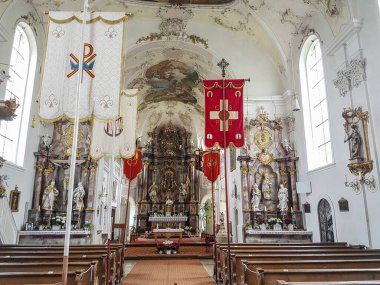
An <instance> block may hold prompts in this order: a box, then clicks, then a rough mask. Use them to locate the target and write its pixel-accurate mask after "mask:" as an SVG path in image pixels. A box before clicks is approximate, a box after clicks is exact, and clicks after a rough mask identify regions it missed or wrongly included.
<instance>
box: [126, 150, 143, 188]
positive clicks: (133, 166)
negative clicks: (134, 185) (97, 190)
mask: <svg viewBox="0 0 380 285" xmlns="http://www.w3.org/2000/svg"><path fill="white" fill-rule="evenodd" d="M141 160H142V148H141V147H139V148H137V149H136V151H135V155H134V156H132V157H131V158H123V161H124V168H123V172H124V175H125V177H126V178H127V179H128V180H131V181H132V180H133V179H135V178H136V177H137V175H138V174H139V173H140V171H141Z"/></svg>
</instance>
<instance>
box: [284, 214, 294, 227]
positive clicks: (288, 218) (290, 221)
mask: <svg viewBox="0 0 380 285" xmlns="http://www.w3.org/2000/svg"><path fill="white" fill-rule="evenodd" d="M284 221H285V224H286V225H289V224H293V218H292V216H286V217H285V219H284Z"/></svg>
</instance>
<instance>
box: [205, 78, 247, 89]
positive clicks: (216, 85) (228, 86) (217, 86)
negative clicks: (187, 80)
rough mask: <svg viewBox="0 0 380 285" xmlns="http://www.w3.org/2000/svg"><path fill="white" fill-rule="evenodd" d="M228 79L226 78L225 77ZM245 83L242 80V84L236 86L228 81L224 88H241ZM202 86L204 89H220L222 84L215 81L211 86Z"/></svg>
mask: <svg viewBox="0 0 380 285" xmlns="http://www.w3.org/2000/svg"><path fill="white" fill-rule="evenodd" d="M227 80H228V79H227ZM244 84H245V81H243V84H242V85H241V86H236V85H234V84H233V83H232V82H229V83H228V84H227V85H225V86H224V88H232V89H241V88H242V87H243V86H244ZM203 87H204V88H205V89H206V90H211V89H216V88H219V89H222V88H223V86H222V85H219V83H218V82H215V83H214V85H212V86H211V87H207V86H205V85H204V84H203Z"/></svg>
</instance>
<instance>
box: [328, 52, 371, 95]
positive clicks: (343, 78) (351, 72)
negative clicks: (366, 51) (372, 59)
mask: <svg viewBox="0 0 380 285" xmlns="http://www.w3.org/2000/svg"><path fill="white" fill-rule="evenodd" d="M365 67H366V61H365V59H358V58H356V59H353V60H351V61H350V63H349V64H348V66H347V67H346V69H344V70H339V71H338V73H337V75H338V76H337V78H336V79H335V80H334V81H333V82H334V86H335V88H338V89H339V94H340V96H342V97H344V96H346V94H347V93H348V92H349V91H351V90H352V89H353V88H354V87H356V88H357V87H359V85H360V84H361V83H362V82H363V81H365V80H366V71H365Z"/></svg>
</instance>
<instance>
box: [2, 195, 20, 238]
mask: <svg viewBox="0 0 380 285" xmlns="http://www.w3.org/2000/svg"><path fill="white" fill-rule="evenodd" d="M0 217H1V219H0V241H1V243H3V244H15V243H16V242H17V227H16V223H15V220H14V218H13V215H12V212H11V208H10V207H9V202H8V198H7V197H3V198H0Z"/></svg>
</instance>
